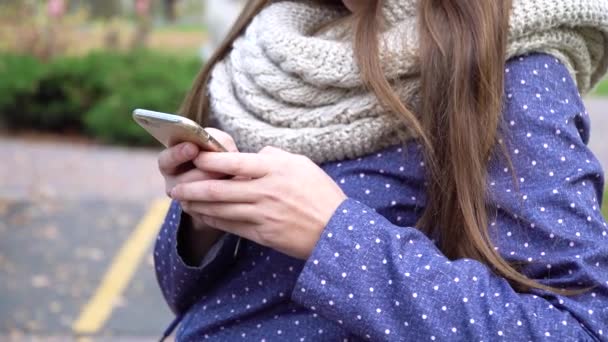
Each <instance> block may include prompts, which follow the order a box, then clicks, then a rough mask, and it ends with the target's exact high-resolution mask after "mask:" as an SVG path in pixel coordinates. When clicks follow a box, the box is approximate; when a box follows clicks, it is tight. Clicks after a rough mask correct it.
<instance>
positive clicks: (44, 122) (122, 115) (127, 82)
mask: <svg viewBox="0 0 608 342" xmlns="http://www.w3.org/2000/svg"><path fill="white" fill-rule="evenodd" d="M200 66H201V62H200V60H198V59H197V58H195V57H192V58H183V57H176V56H170V55H164V54H159V53H157V52H151V51H135V52H130V53H111V52H94V53H91V54H89V55H87V56H83V57H63V58H59V59H56V60H53V61H52V62H50V63H48V64H43V63H41V62H38V61H37V60H35V59H33V58H31V57H23V56H10V55H1V56H0V120H2V121H3V123H4V125H6V126H8V127H9V128H12V129H36V130H43V131H54V132H62V131H66V130H70V131H74V130H77V131H79V132H82V133H83V134H87V135H89V136H92V137H94V138H98V139H99V140H101V141H104V142H108V143H120V144H130V145H134V144H137V145H144V144H151V143H152V139H151V138H150V137H149V136H148V135H147V133H146V132H145V131H143V129H141V128H139V127H138V126H137V125H136V124H135V123H134V122H133V120H132V119H131V112H132V110H133V109H134V108H138V107H139V108H147V109H152V110H158V111H165V112H174V111H175V110H176V109H177V107H178V106H179V103H180V102H181V100H182V99H183V97H184V96H185V94H186V92H187V90H188V89H189V88H190V85H191V82H192V80H193V79H194V77H195V75H196V73H197V71H198V69H199V68H200Z"/></svg>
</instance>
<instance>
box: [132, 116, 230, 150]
mask: <svg viewBox="0 0 608 342" xmlns="http://www.w3.org/2000/svg"><path fill="white" fill-rule="evenodd" d="M133 119H134V120H135V122H137V123H138V124H139V125H140V126H141V127H143V128H144V129H145V130H146V131H147V132H148V133H150V135H152V136H153V137H154V138H156V140H158V141H159V142H160V143H161V144H163V145H164V146H165V147H171V146H174V145H177V144H179V143H183V142H191V143H194V144H196V145H198V146H199V147H200V148H201V149H202V150H204V151H210V152H226V151H227V150H226V148H225V147H224V146H222V144H220V143H219V142H218V141H217V140H215V139H214V138H213V137H212V136H211V134H209V133H208V132H207V131H205V129H204V128H202V127H201V126H200V125H199V124H197V123H196V122H194V121H192V120H190V119H188V118H185V117H183V116H179V115H173V114H168V113H162V112H155V111H151V110H146V109H135V110H134V111H133Z"/></svg>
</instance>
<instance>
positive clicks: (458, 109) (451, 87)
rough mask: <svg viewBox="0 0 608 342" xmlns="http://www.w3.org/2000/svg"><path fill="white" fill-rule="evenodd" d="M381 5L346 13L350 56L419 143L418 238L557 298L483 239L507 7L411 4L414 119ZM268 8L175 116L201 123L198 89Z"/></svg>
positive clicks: (246, 15) (247, 12)
mask: <svg viewBox="0 0 608 342" xmlns="http://www.w3.org/2000/svg"><path fill="white" fill-rule="evenodd" d="M382 2H383V0H369V1H366V3H365V5H364V6H361V7H362V8H360V9H358V10H357V13H354V15H353V18H352V19H353V28H354V51H355V56H356V58H357V62H358V65H359V68H360V70H361V75H362V78H363V80H364V82H365V84H366V86H367V87H368V88H369V89H370V90H371V91H373V93H374V94H375V95H376V96H377V98H378V100H379V101H380V103H382V104H383V106H384V107H386V109H387V110H388V111H390V112H392V113H394V114H395V115H398V117H399V118H400V119H401V120H403V122H404V123H405V125H406V127H408V129H409V130H410V133H411V134H413V135H414V136H415V137H416V138H417V139H418V140H419V142H420V143H421V144H422V145H423V146H424V158H425V163H426V170H427V175H426V176H427V180H428V187H427V195H428V200H427V204H426V208H425V211H424V213H423V215H422V217H421V219H420V221H419V222H418V224H417V227H418V229H421V230H422V231H424V232H426V233H435V230H438V233H439V236H440V237H441V241H440V249H441V250H442V251H443V253H445V255H446V256H447V257H448V258H451V259H455V258H472V259H475V260H478V261H480V262H482V263H484V264H486V265H488V266H489V267H491V268H492V269H493V270H494V272H496V273H497V274H498V275H500V276H502V277H504V278H506V279H507V280H508V281H509V282H510V283H511V285H512V286H513V287H514V288H516V289H518V290H520V291H527V290H529V289H530V288H538V289H544V290H548V291H560V290H561V289H555V288H552V287H549V286H545V285H543V284H540V283H538V282H536V281H534V280H532V279H529V278H527V277H526V276H525V275H523V274H521V273H520V272H518V271H517V270H516V269H515V268H514V266H512V265H510V264H509V263H508V262H506V261H505V260H504V259H503V258H502V257H501V256H500V255H499V254H498V253H497V252H496V251H495V249H494V247H493V244H492V242H491V241H490V238H489V234H488V216H489V210H488V207H487V199H488V195H487V191H488V190H487V189H488V187H487V184H486V181H487V161H488V158H489V156H490V154H491V153H492V151H493V150H494V148H495V147H496V146H497V141H498V126H499V122H500V115H501V109H502V108H501V106H502V96H503V90H504V89H503V88H504V68H505V52H506V51H505V50H506V44H507V31H508V21H509V12H510V9H511V0H500V1H485V0H484V1H470V0H423V1H419V7H418V32H419V41H420V48H419V59H420V63H419V64H420V81H421V91H420V104H419V107H418V108H417V111H418V112H419V113H423V115H418V116H417V115H415V114H414V112H413V111H412V110H410V109H409V108H408V107H407V106H406V105H405V104H403V103H402V102H401V101H400V99H399V97H398V96H397V94H396V93H395V91H394V90H393V89H392V87H391V85H390V83H389V81H388V80H387V79H386V77H385V76H384V73H383V70H382V65H381V63H380V58H379V42H378V34H379V33H380V31H381V30H382V21H381V18H382V16H381V10H382ZM268 3H270V1H269V0H253V1H248V2H247V5H246V6H245V8H244V9H243V11H242V13H241V14H240V16H239V17H238V19H237V21H236V23H235V24H234V26H233V27H232V29H231V31H230V32H229V33H228V35H227V37H226V38H225V40H224V41H223V42H222V44H221V45H220V47H219V48H218V49H217V51H216V52H215V54H214V55H213V56H212V57H211V58H210V60H209V61H208V62H207V64H206V65H205V67H204V68H203V69H202V70H201V72H200V73H199V75H198V76H197V78H196V80H195V83H194V86H193V88H192V90H191V92H190V93H189V94H188V96H187V98H186V100H185V101H184V104H183V106H182V108H181V113H182V115H185V116H188V117H190V118H192V119H194V120H196V121H198V122H200V123H202V124H208V115H207V110H208V105H209V97H208V94H207V91H206V86H207V82H208V81H209V77H210V73H211V70H212V68H213V66H214V65H215V63H216V62H217V61H218V60H220V59H222V58H223V57H224V56H225V55H226V54H227V53H228V52H229V51H230V48H231V45H232V42H233V41H234V40H235V38H236V37H238V36H239V35H240V34H241V33H242V32H243V30H244V29H245V27H246V26H247V25H248V24H249V22H250V21H251V19H252V18H253V16H255V15H256V14H257V13H259V11H260V10H261V9H262V8H264V6H266V5H267V4H268ZM325 3H331V4H332V5H335V4H336V3H338V4H339V3H341V1H335V0H334V1H325ZM505 153H506V151H505ZM507 159H508V158H507Z"/></svg>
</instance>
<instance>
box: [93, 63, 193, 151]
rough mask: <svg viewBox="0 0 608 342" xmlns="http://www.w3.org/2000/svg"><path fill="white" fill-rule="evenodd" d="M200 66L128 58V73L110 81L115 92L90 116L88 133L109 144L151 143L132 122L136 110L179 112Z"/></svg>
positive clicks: (101, 102)
mask: <svg viewBox="0 0 608 342" xmlns="http://www.w3.org/2000/svg"><path fill="white" fill-rule="evenodd" d="M200 64H201V62H200V61H199V60H197V59H190V60H184V59H182V58H177V57H172V56H162V55H150V54H145V53H139V54H134V55H131V56H128V58H125V59H124V60H123V65H122V67H123V68H125V71H124V72H120V71H119V72H115V73H112V74H111V75H110V77H109V79H108V80H107V81H108V82H109V84H111V86H112V89H113V90H112V92H111V93H110V94H109V95H108V96H106V97H105V98H103V99H102V100H101V101H99V102H98V103H97V105H96V106H95V107H93V108H92V109H91V110H90V111H89V112H88V113H87V114H86V116H85V125H86V128H87V130H88V132H90V133H91V134H93V135H94V136H96V137H99V138H101V139H102V140H104V141H107V142H112V141H121V142H125V143H129V144H139V145H140V144H149V143H151V142H152V139H151V138H150V137H149V136H148V134H146V133H145V132H144V131H143V130H142V129H141V128H140V127H139V126H137V125H136V124H135V122H134V121H133V120H132V119H131V112H132V110H133V109H134V108H146V109H151V110H157V111H162V112H169V113H171V112H175V111H176V110H177V108H178V107H179V104H180V103H181V101H182V100H183V98H184V96H185V94H186V92H187V91H188V89H189V88H190V85H191V83H192V80H193V79H194V76H195V75H196V72H197V71H198V69H199V68H200ZM119 123H120V125H119Z"/></svg>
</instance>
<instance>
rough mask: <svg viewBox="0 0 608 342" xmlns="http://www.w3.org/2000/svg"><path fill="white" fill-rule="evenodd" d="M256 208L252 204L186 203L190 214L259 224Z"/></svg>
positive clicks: (185, 207)
mask: <svg viewBox="0 0 608 342" xmlns="http://www.w3.org/2000/svg"><path fill="white" fill-rule="evenodd" d="M255 208H256V207H255V206H254V205H253V204H250V203H226V202H184V210H186V211H187V212H188V213H194V214H198V215H204V216H209V217H215V218H221V219H225V220H231V221H242V222H249V223H257V222H259V220H256V216H257V215H256V209H255Z"/></svg>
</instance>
